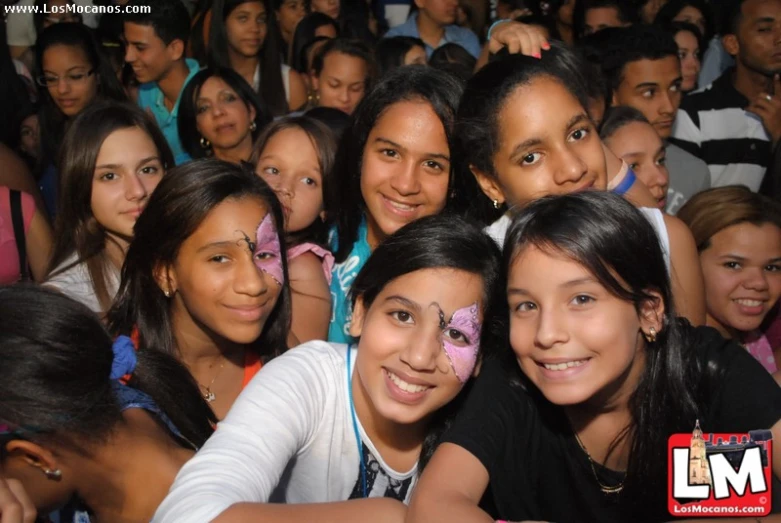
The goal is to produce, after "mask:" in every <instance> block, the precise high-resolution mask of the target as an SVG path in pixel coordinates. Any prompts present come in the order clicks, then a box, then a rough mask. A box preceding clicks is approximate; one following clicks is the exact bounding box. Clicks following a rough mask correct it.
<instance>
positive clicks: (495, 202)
mask: <svg viewBox="0 0 781 523" xmlns="http://www.w3.org/2000/svg"><path fill="white" fill-rule="evenodd" d="M499 207H501V204H500V203H499V200H494V209H497V210H498V209H499Z"/></svg>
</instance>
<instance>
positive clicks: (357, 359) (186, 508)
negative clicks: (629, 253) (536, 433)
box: [154, 216, 501, 523]
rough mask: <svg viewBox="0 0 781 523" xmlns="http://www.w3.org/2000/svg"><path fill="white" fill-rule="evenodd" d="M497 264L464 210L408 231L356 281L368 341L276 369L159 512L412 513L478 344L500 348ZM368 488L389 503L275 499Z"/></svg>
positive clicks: (250, 391)
mask: <svg viewBox="0 0 781 523" xmlns="http://www.w3.org/2000/svg"><path fill="white" fill-rule="evenodd" d="M498 271H499V252H498V249H497V247H496V246H495V245H494V243H493V242H492V240H491V239H490V238H488V237H487V236H486V235H484V234H482V233H481V232H480V230H479V229H477V228H476V227H475V226H473V225H472V224H470V223H467V222H465V221H463V220H461V219H459V218H455V217H443V216H434V217H428V218H423V219H421V220H418V221H416V222H414V223H412V224H410V225H408V226H406V227H404V228H402V229H400V230H399V231H398V232H397V233H396V234H394V235H393V236H391V237H390V238H388V239H387V240H386V241H385V242H383V243H382V244H381V245H380V246H379V247H377V249H376V250H375V251H374V253H373V254H372V256H371V257H370V258H369V260H368V262H367V263H366V265H365V266H364V268H363V270H362V271H361V272H360V274H359V275H358V277H357V278H356V280H355V282H354V284H353V300H354V307H355V308H354V314H353V318H352V324H351V327H350V330H351V334H352V335H353V336H355V337H357V338H358V339H359V341H358V344H357V346H348V345H342V344H335V343H327V342H322V341H312V342H309V343H306V344H304V345H301V346H299V347H298V348H296V349H294V350H291V351H289V352H287V353H286V354H284V355H282V356H280V357H278V358H276V359H275V360H273V361H271V362H270V363H269V364H268V365H266V366H265V367H264V368H263V369H262V370H261V372H259V373H258V374H257V375H256V376H255V378H254V379H253V381H252V382H251V383H250V384H249V386H248V387H247V388H246V389H245V390H244V391H243V392H242V394H241V396H239V398H238V399H237V400H236V402H235V404H234V405H233V407H232V409H231V411H230V412H229V413H228V415H227V417H226V418H225V420H224V421H223V422H221V423H220V425H219V426H218V428H217V431H216V432H215V434H214V436H213V437H212V438H211V439H210V440H209V441H208V442H207V444H206V445H205V446H204V448H203V450H202V451H200V452H199V453H198V454H197V455H196V456H195V458H193V460H192V461H190V462H189V463H188V464H187V465H186V466H185V467H184V468H183V469H182V471H181V472H180V474H179V476H178V477H177V479H176V482H175V483H174V486H173V487H172V490H171V492H170V494H169V496H168V498H166V500H165V501H164V502H163V504H162V505H161V506H160V509H159V510H158V512H157V514H156V517H155V520H154V521H156V522H161V523H170V522H179V521H212V520H214V519H215V518H217V519H216V521H248V520H250V519H255V520H258V521H260V520H262V521H276V520H279V521H281V520H290V519H291V518H292V519H295V520H310V519H314V518H316V519H317V520H318V521H328V520H338V521H349V520H351V519H354V520H356V521H357V520H366V519H371V520H372V521H401V520H402V519H403V515H404V510H405V509H404V506H403V505H402V503H406V502H407V501H408V499H409V497H410V494H411V492H412V489H413V487H414V485H415V482H416V479H417V475H418V471H419V468H421V465H420V463H419V461H420V460H426V459H427V456H429V455H430V453H431V452H432V451H433V444H434V443H435V442H436V440H437V436H438V434H439V433H440V431H441V430H442V428H443V426H444V425H445V424H446V419H447V418H449V413H450V412H451V411H452V410H453V409H454V404H453V400H454V399H455V398H459V399H460V394H459V393H460V392H461V389H462V388H463V387H464V385H465V383H466V382H468V381H469V379H470V377H471V376H472V375H473V374H474V373H475V370H476V368H477V365H478V363H479V361H480V359H481V358H482V356H483V355H482V354H481V352H480V346H481V345H483V346H486V347H490V346H495V345H496V344H495V343H490V342H489V339H490V337H491V335H492V333H493V332H495V331H496V329H494V328H491V327H490V326H489V325H485V326H484V325H483V318H493V317H497V315H495V314H492V313H491V311H492V310H494V309H495V308H496V307H500V306H501V302H500V303H497V299H500V298H499V296H500V292H501V288H500V282H499V276H498ZM497 291H499V292H497ZM359 498H391V499H385V500H371V501H370V500H364V501H358V502H354V501H351V502H348V503H329V504H325V505H323V504H319V505H303V506H302V505H298V506H296V505H275V504H270V503H269V502H285V503H289V504H312V503H324V502H335V501H346V500H356V499H359ZM393 500H398V501H393ZM399 502H401V503H399ZM381 518H384V519H381Z"/></svg>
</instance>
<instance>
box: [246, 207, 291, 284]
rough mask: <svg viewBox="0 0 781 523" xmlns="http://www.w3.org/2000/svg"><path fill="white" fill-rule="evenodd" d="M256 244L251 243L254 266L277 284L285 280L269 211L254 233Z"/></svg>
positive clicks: (276, 236)
mask: <svg viewBox="0 0 781 523" xmlns="http://www.w3.org/2000/svg"><path fill="white" fill-rule="evenodd" d="M256 238H257V244H256V245H253V247H255V248H254V251H255V253H254V254H255V266H256V267H257V268H258V269H260V270H261V271H263V272H265V273H266V274H268V275H270V276H271V277H272V278H274V281H276V282H277V283H278V284H279V285H282V284H283V283H284V282H285V276H284V273H283V271H282V249H281V247H280V245H279V234H277V228H276V227H275V226H274V221H273V220H272V219H271V213H267V214H266V216H265V218H263V221H262V222H260V225H259V226H258V232H257V234H256Z"/></svg>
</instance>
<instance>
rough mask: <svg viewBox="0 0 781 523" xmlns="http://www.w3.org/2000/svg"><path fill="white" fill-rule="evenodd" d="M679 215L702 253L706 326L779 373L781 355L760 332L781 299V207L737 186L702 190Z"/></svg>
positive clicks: (767, 367)
mask: <svg viewBox="0 0 781 523" xmlns="http://www.w3.org/2000/svg"><path fill="white" fill-rule="evenodd" d="M680 212H682V213H683V214H682V215H681V216H680V218H681V220H683V221H684V222H685V223H686V224H687V225H688V226H689V227H690V228H691V230H692V233H693V234H694V239H695V241H696V242H697V250H698V251H699V252H700V264H701V265H702V273H703V275H704V276H705V304H706V307H707V320H706V321H707V324H708V325H710V326H711V327H714V328H715V329H717V330H718V331H719V332H720V333H721V334H722V336H724V337H726V338H733V339H735V340H737V341H739V342H742V343H745V345H746V348H747V349H748V351H749V352H750V353H751V354H752V355H753V356H754V357H755V358H756V359H757V360H758V361H759V362H760V363H761V364H762V365H763V366H764V367H765V368H766V369H767V370H768V372H773V373H775V372H776V371H778V369H779V363H781V354H780V355H778V356H776V355H775V354H774V352H773V349H774V348H775V347H772V346H771V345H770V343H769V342H768V340H767V338H765V336H764V335H763V334H762V332H761V331H760V330H759V329H760V326H761V325H762V323H763V322H764V320H765V318H766V317H767V315H768V314H769V313H770V312H771V310H772V309H773V307H775V305H776V303H778V299H779V297H781V209H779V207H778V204H776V203H775V202H773V201H772V200H769V199H768V198H765V197H764V196H762V195H759V194H756V193H753V192H751V191H750V190H749V189H748V188H746V187H743V186H733V187H719V188H716V189H711V190H708V191H703V192H701V193H699V194H697V195H695V196H694V197H693V198H692V199H691V200H690V201H689V202H686V205H684V206H683V207H681V211H680Z"/></svg>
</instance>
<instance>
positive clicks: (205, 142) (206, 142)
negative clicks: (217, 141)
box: [201, 136, 212, 149]
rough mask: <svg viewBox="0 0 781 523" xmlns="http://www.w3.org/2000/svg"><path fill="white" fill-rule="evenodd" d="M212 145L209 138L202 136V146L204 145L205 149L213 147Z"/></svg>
mask: <svg viewBox="0 0 781 523" xmlns="http://www.w3.org/2000/svg"><path fill="white" fill-rule="evenodd" d="M211 145H212V144H211V142H210V141H209V140H207V139H206V138H204V137H203V136H201V147H203V148H204V149H208V148H209V147H211Z"/></svg>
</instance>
